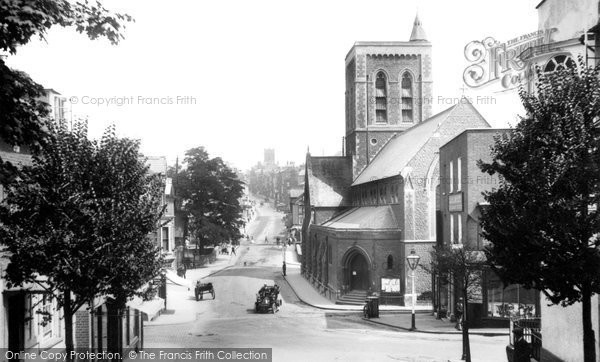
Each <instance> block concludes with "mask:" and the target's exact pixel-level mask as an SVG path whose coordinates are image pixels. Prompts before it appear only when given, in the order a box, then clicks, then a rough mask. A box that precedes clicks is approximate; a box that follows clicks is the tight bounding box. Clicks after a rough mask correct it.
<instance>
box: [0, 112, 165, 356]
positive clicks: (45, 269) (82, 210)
mask: <svg viewBox="0 0 600 362" xmlns="http://www.w3.org/2000/svg"><path fill="white" fill-rule="evenodd" d="M161 187H162V183H161V181H160V179H158V178H157V177H156V176H152V175H150V174H149V172H148V166H146V165H145V164H144V162H143V161H141V160H140V159H139V142H137V141H132V140H129V139H121V138H117V137H116V136H115V133H114V126H113V127H110V128H108V129H107V131H106V132H105V133H104V135H103V137H102V140H101V142H96V141H90V140H88V138H87V125H86V124H85V123H76V124H75V127H74V129H73V131H69V130H68V129H67V126H66V124H65V123H64V122H61V123H59V124H57V125H55V124H50V128H49V137H48V141H47V142H46V144H45V145H44V146H43V148H42V150H41V152H40V154H39V155H36V156H34V158H33V165H32V166H31V167H26V168H24V169H23V171H22V178H21V179H20V180H17V181H15V182H14V183H13V184H12V185H11V187H10V188H9V189H8V190H7V191H8V192H7V197H6V200H5V203H4V204H2V205H1V206H0V239H1V240H2V241H3V243H4V245H5V251H7V252H8V253H9V254H8V255H9V259H10V264H9V265H8V267H7V269H6V278H7V281H8V283H9V285H15V286H22V285H24V284H26V283H35V284H38V285H40V286H41V287H43V288H44V289H45V290H46V292H47V293H49V295H52V296H55V297H56V298H57V302H58V306H59V307H60V308H62V309H63V311H64V320H65V344H66V349H67V352H70V351H72V350H73V330H72V329H73V326H72V317H73V315H74V314H75V312H76V311H77V310H79V309H80V308H82V307H83V306H84V305H85V304H86V303H87V304H88V306H91V304H92V303H91V302H92V301H93V300H94V298H96V297H99V296H110V297H111V298H112V299H113V300H114V303H113V304H114V305H115V306H117V308H116V309H117V310H119V309H121V308H122V307H123V306H124V305H125V303H126V301H127V299H128V298H130V297H132V296H134V295H143V294H144V291H142V290H140V288H141V287H142V286H143V285H144V284H145V283H147V282H148V280H150V279H151V278H153V277H155V276H156V275H157V274H158V272H159V270H160V267H161V260H160V257H159V250H158V248H157V247H156V246H155V245H154V244H153V242H152V240H151V239H150V238H149V233H151V232H152V231H154V230H156V228H157V227H158V224H159V221H160V217H161V215H162V209H161ZM40 276H41V277H40Z"/></svg>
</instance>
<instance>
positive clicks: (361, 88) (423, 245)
mask: <svg viewBox="0 0 600 362" xmlns="http://www.w3.org/2000/svg"><path fill="white" fill-rule="evenodd" d="M431 79H432V78H431V44H430V43H429V42H428V41H427V40H426V37H425V32H424V31H423V28H422V26H421V22H420V21H419V19H418V18H417V19H415V23H414V25H413V31H412V34H411V40H410V41H408V42H360V43H356V44H355V45H354V46H353V47H352V49H351V50H350V52H349V53H348V55H347V57H346V150H347V154H346V155H344V156H341V157H312V156H311V155H310V153H309V154H307V158H306V171H305V185H304V187H305V188H304V210H305V218H304V224H303V237H304V242H303V245H302V248H303V250H302V255H303V263H302V272H303V274H304V275H305V277H307V278H308V279H309V280H310V281H311V282H312V283H313V284H314V285H315V286H318V288H319V289H320V290H321V292H323V293H324V294H325V295H327V296H328V297H329V298H331V299H334V300H337V301H338V302H350V299H353V298H351V297H357V299H358V300H361V301H362V300H364V294H365V293H367V291H373V292H379V293H381V295H382V298H384V301H385V302H389V303H396V304H403V303H404V296H405V292H406V285H407V279H408V275H409V273H408V266H407V265H406V263H405V258H406V255H407V254H409V253H410V250H412V249H414V250H415V251H416V252H417V253H418V254H419V255H420V256H421V260H422V262H423V263H428V257H429V250H430V248H431V246H432V245H434V243H435V240H436V185H437V184H438V177H439V167H438V165H439V161H438V155H437V151H438V149H439V147H440V146H441V145H442V144H443V143H444V142H446V141H447V140H449V139H450V138H452V137H454V136H455V135H456V134H458V133H460V132H461V131H463V130H464V129H466V128H477V127H489V124H488V123H487V122H486V121H485V120H484V119H483V117H482V116H481V115H480V114H479V112H477V110H476V109H475V108H474V107H473V105H472V104H471V103H470V102H468V100H467V99H465V98H463V99H460V101H458V102H457V104H455V105H454V106H452V107H450V108H448V109H446V110H445V111H443V112H440V113H439V114H437V115H435V116H431V99H432V98H431V97H432V94H431V89H432V83H431ZM416 285H417V293H424V292H428V291H431V287H432V285H431V277H430V276H429V275H427V274H425V273H424V272H423V271H422V270H418V271H417V276H416Z"/></svg>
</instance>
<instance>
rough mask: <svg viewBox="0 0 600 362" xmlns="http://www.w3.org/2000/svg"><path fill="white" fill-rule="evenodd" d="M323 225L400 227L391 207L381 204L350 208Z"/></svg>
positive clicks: (366, 227)
mask: <svg viewBox="0 0 600 362" xmlns="http://www.w3.org/2000/svg"><path fill="white" fill-rule="evenodd" d="M323 226H325V227H329V228H332V229H376V230H381V229H392V230H397V229H399V228H400V223H399V220H398V218H397V217H396V213H395V212H394V210H393V209H392V207H391V206H390V205H383V206H361V207H355V208H352V209H350V210H348V211H346V212H345V213H343V214H341V215H339V216H337V217H335V218H333V219H331V220H329V221H327V222H326V223H324V224H323Z"/></svg>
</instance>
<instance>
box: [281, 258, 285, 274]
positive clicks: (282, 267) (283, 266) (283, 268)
mask: <svg viewBox="0 0 600 362" xmlns="http://www.w3.org/2000/svg"><path fill="white" fill-rule="evenodd" d="M281 269H282V270H283V276H285V275H286V274H285V269H286V267H285V261H284V262H283V265H282V266H281Z"/></svg>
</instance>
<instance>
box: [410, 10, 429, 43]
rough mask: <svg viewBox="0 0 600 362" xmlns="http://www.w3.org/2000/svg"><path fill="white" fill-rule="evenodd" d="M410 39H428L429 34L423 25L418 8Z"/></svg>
mask: <svg viewBox="0 0 600 362" xmlns="http://www.w3.org/2000/svg"><path fill="white" fill-rule="evenodd" d="M410 41H427V35H426V34H425V30H424V29H423V26H422V25H421V20H420V19H419V11H418V10H417V14H416V15H415V22H414V23H413V29H412V33H410Z"/></svg>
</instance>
